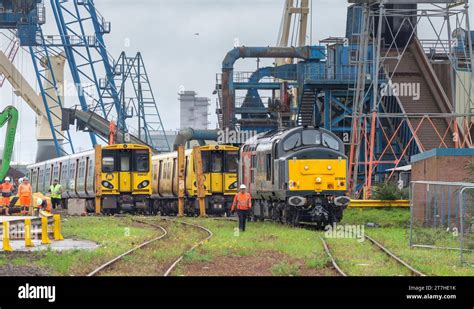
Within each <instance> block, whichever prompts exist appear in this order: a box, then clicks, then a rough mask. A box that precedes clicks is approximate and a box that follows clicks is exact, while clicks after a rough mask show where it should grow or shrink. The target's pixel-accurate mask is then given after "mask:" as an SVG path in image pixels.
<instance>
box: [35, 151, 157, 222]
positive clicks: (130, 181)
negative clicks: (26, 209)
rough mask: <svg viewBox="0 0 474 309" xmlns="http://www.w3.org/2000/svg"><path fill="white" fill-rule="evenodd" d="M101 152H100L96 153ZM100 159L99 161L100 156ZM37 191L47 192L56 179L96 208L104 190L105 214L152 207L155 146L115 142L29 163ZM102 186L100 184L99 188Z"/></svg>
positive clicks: (65, 195) (66, 196) (68, 193)
mask: <svg viewBox="0 0 474 309" xmlns="http://www.w3.org/2000/svg"><path fill="white" fill-rule="evenodd" d="M97 151H100V153H96V152H97ZM98 158H99V159H100V162H97V161H96V160H97V159H98ZM27 176H28V177H29V178H30V180H31V185H32V188H33V192H43V193H45V192H47V191H48V190H49V188H50V186H51V184H52V182H53V180H54V179H58V180H59V182H60V184H61V186H62V188H63V194H62V197H63V205H64V206H66V207H67V201H68V200H69V199H78V200H82V201H83V202H85V203H86V206H87V210H88V211H91V212H92V211H94V210H95V197H96V193H97V192H100V195H101V205H102V210H103V212H104V213H116V212H121V211H134V210H137V209H138V210H148V199H149V197H150V196H151V149H150V148H149V147H147V146H142V145H126V144H119V145H112V146H104V147H100V150H98V149H94V150H90V151H86V152H82V153H77V154H74V155H70V156H64V157H61V158H57V159H52V160H49V161H46V162H40V163H37V164H33V165H31V166H28V173H27ZM97 186H100V187H97Z"/></svg>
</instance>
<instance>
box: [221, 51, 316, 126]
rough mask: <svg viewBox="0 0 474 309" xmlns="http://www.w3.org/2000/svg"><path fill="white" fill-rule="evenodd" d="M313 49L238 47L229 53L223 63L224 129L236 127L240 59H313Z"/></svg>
mask: <svg viewBox="0 0 474 309" xmlns="http://www.w3.org/2000/svg"><path fill="white" fill-rule="evenodd" d="M313 51H314V50H313V49H312V48H311V47H310V46H303V47H236V48H234V49H232V50H231V51H229V52H228V53H227V55H226V56H225V58H224V61H223V62H222V98H223V104H222V114H223V115H222V116H223V117H222V123H223V127H224V128H232V127H233V126H234V124H233V123H232V122H233V118H234V114H235V102H234V92H235V90H234V87H233V84H234V81H233V73H234V64H235V62H236V61H237V60H238V59H240V58H297V59H311V58H312V57H313V56H314V57H316V58H318V55H312V54H313Z"/></svg>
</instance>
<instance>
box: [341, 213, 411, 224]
mask: <svg viewBox="0 0 474 309" xmlns="http://www.w3.org/2000/svg"><path fill="white" fill-rule="evenodd" d="M368 223H376V224H378V225H379V226H380V227H405V228H408V227H409V226H410V210H409V209H405V208H381V209H362V208H349V209H347V210H346V211H345V212H344V218H343V220H342V222H341V224H351V225H357V224H361V225H365V224H368Z"/></svg>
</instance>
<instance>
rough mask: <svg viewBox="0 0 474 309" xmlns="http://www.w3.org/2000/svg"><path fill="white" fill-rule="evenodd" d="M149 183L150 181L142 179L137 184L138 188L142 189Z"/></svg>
mask: <svg viewBox="0 0 474 309" xmlns="http://www.w3.org/2000/svg"><path fill="white" fill-rule="evenodd" d="M149 185H150V182H149V181H148V180H144V181H142V182H141V183H140V184H139V185H138V189H144V188H146V187H148V186H149Z"/></svg>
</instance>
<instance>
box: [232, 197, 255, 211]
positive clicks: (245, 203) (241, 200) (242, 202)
mask: <svg viewBox="0 0 474 309" xmlns="http://www.w3.org/2000/svg"><path fill="white" fill-rule="evenodd" d="M235 208H237V209H239V210H249V209H251V208H252V197H251V196H250V194H249V193H247V192H245V193H242V192H239V193H237V194H236V195H235V197H234V203H232V211H234V210H235Z"/></svg>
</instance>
